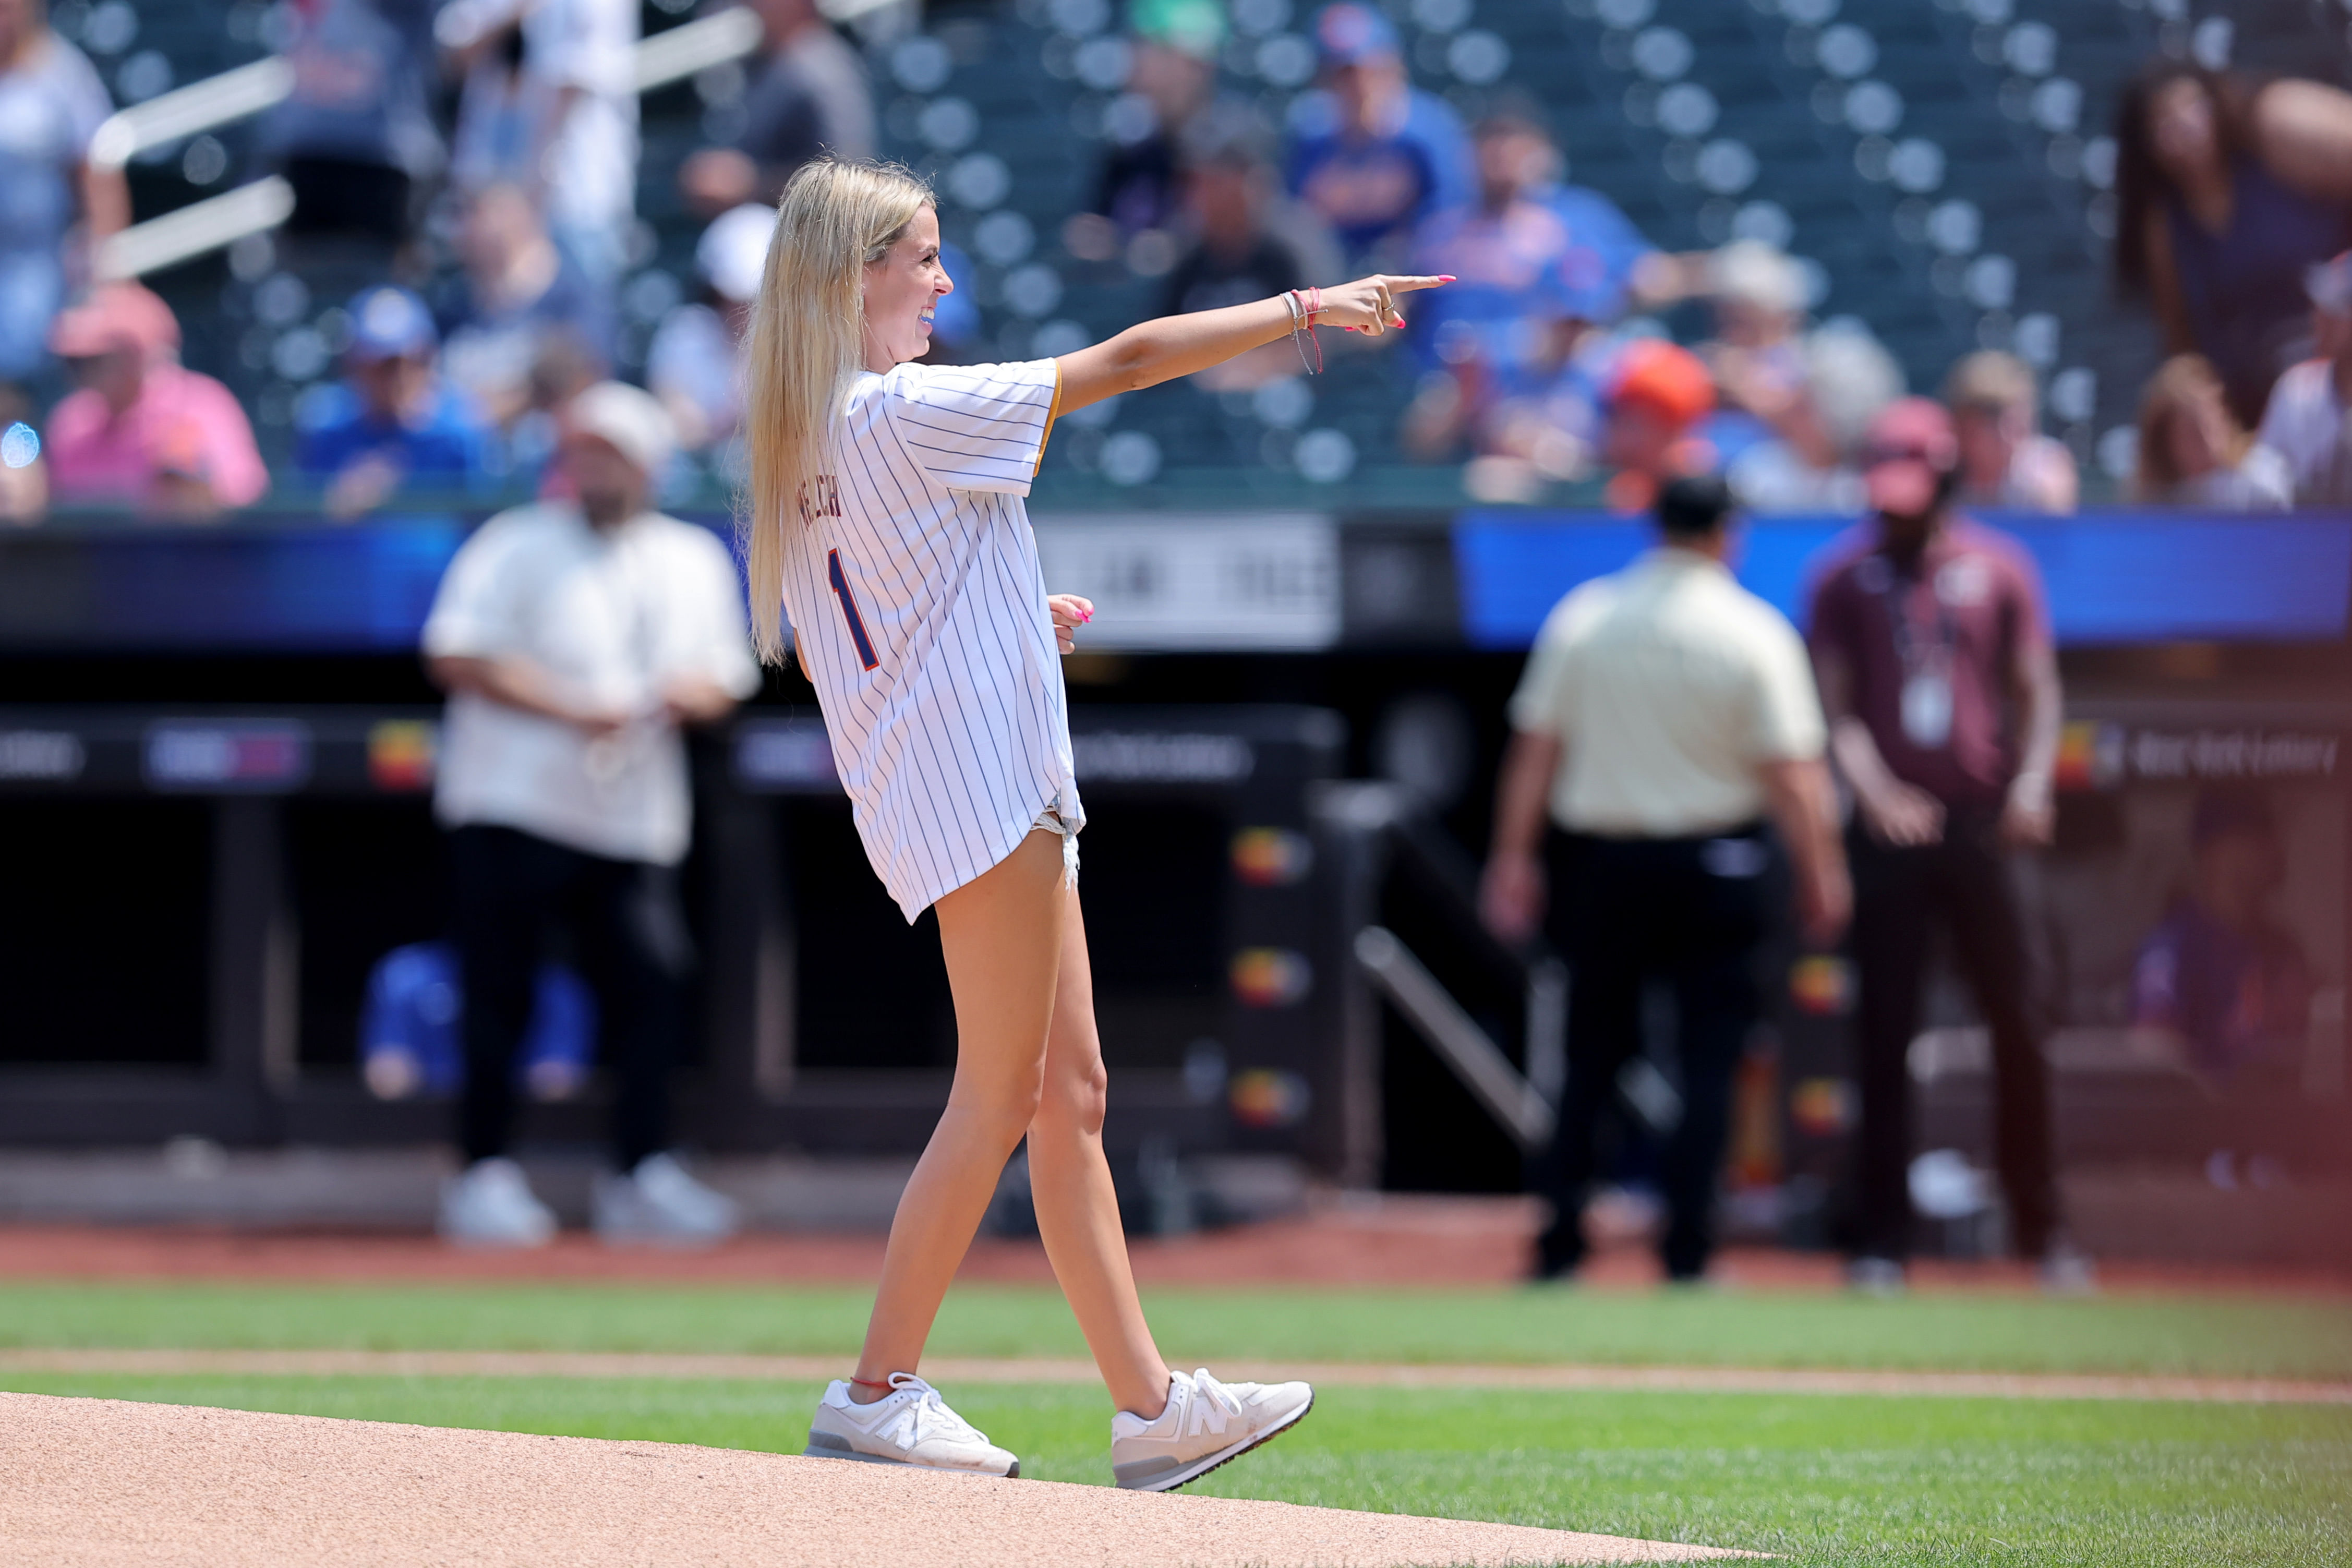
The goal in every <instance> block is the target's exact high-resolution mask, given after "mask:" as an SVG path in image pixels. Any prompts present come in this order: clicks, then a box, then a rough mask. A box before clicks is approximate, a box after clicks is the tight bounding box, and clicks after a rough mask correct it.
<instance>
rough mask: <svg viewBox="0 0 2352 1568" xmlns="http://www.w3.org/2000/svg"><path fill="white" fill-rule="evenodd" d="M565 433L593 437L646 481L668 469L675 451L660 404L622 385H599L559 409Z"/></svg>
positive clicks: (669, 425) (674, 434)
mask: <svg viewBox="0 0 2352 1568" xmlns="http://www.w3.org/2000/svg"><path fill="white" fill-rule="evenodd" d="M563 425H564V428H565V430H566V431H567V432H568V433H569V434H571V435H574V436H593V437H596V438H597V439H598V440H600V441H603V442H604V443H606V444H607V445H609V446H610V447H612V448H613V449H614V451H616V452H618V453H620V454H621V456H623V457H624V458H627V459H628V460H629V461H630V462H631V463H633V464H635V466H636V468H637V469H638V471H639V472H641V473H643V474H645V475H646V477H648V478H652V477H654V476H656V475H658V474H660V472H661V471H662V470H663V469H664V468H667V467H668V466H669V459H670V456H671V454H672V453H674V452H676V451H677V426H676V425H674V424H673V423H671V421H670V416H669V411H668V410H667V409H666V408H664V407H663V406H662V405H661V400H660V399H658V398H656V396H654V395H653V394H652V393H650V392H647V391H645V390H644V389H643V388H641V387H635V386H631V385H629V384H627V383H625V382H619V381H600V382H598V383H597V384H595V385H593V386H592V387H589V388H588V389H587V390H586V391H584V392H583V393H581V394H580V395H578V396H577V397H574V398H573V399H572V401H571V402H570V403H567V404H565V405H563Z"/></svg>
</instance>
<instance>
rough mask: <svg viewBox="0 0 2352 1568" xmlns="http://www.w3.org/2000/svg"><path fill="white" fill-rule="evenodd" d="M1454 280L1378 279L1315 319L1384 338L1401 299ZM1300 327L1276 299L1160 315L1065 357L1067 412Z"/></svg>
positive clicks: (1361, 284)
mask: <svg viewBox="0 0 2352 1568" xmlns="http://www.w3.org/2000/svg"><path fill="white" fill-rule="evenodd" d="M1450 281H1452V279H1445V278H1391V277H1386V276H1383V275H1381V274H1377V273H1376V274H1374V275H1373V276H1372V277H1370V278H1360V279H1356V281H1354V282H1353V283H1342V284H1340V285H1339V287H1338V288H1335V289H1324V290H1323V310H1322V313H1321V314H1320V315H1318V316H1317V317H1316V318H1315V320H1316V322H1317V324H1318V325H1321V326H1327V327H1345V328H1348V329H1349V330H1351V331H1359V332H1363V333H1366V334H1367V335H1370V336H1373V337H1377V336H1379V335H1380V334H1381V332H1384V331H1388V330H1389V329H1390V328H1391V327H1402V326H1403V325H1404V318H1403V317H1402V316H1401V315H1399V314H1398V313H1397V310H1396V296H1398V295H1400V294H1409V293H1411V292H1412V291H1413V290H1414V289H1434V288H1436V287H1437V286H1438V285H1439V284H1441V283H1446V282H1450ZM1293 320H1294V318H1293V316H1292V313H1291V310H1290V306H1289V305H1288V304H1287V303H1286V301H1285V300H1284V299H1283V297H1282V296H1281V295H1279V294H1277V295H1276V296H1275V297H1274V298H1273V299H1271V300H1257V301H1256V302H1255V303H1253V304H1248V305H1229V306H1227V307H1226V308H1225V309H1223V310H1194V311H1192V312H1191V313H1190V314H1188V315H1182V316H1161V317H1160V318H1159V319H1158V320H1156V321H1145V322H1142V323H1141V324H1140V325H1138V326H1132V327H1129V328H1128V329H1127V331H1123V332H1121V333H1119V334H1118V336H1117V337H1115V338H1110V339H1107V340H1106V341H1104V342H1099V343H1097V344H1095V345H1094V346H1093V347H1092V348H1086V349H1080V350H1079V351H1078V352H1077V353H1074V354H1065V355H1063V356H1062V398H1061V404H1060V409H1061V412H1063V413H1065V414H1067V413H1068V412H1070V410H1072V409H1074V408H1084V407H1085V406H1086V405H1088V404H1090V403H1100V402H1101V401H1102V400H1103V399H1104V398H1106V397H1116V396H1118V395H1119V394H1120V393H1122V392H1137V391H1140V390H1141V389H1142V388H1144V387H1147V386H1157V385H1159V384H1160V383H1161V382H1163V381H1173V380H1175V379H1176V378H1177V377H1178V376H1180V375H1191V374H1193V373H1194V372H1196V371H1203V370H1206V369H1208V368H1209V367H1210V366H1211V365H1215V364H1223V363H1224V362H1225V361H1227V360H1229V359H1232V358H1233V357H1234V355H1235V354H1241V353H1248V352H1249V351H1250V350H1252V349H1254V348H1256V347H1257V346H1258V345H1259V344H1261V343H1270V342H1274V341H1276V339H1277V338H1285V337H1288V336H1289V335H1290V330H1291V323H1292V321H1293Z"/></svg>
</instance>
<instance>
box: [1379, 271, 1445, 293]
mask: <svg viewBox="0 0 2352 1568" xmlns="http://www.w3.org/2000/svg"><path fill="white" fill-rule="evenodd" d="M1453 281H1454V279H1453V277H1452V276H1451V275H1450V274H1449V275H1448V276H1445V277H1443V278H1391V277H1389V276H1387V275H1386V274H1383V275H1382V276H1381V282H1383V283H1385V284H1387V285H1388V286H1389V292H1390V293H1391V294H1409V293H1411V292H1412V291H1413V290H1414V289H1437V288H1443V287H1444V285H1446V284H1448V283H1451V282H1453Z"/></svg>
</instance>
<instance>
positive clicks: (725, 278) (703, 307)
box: [646, 202, 776, 452]
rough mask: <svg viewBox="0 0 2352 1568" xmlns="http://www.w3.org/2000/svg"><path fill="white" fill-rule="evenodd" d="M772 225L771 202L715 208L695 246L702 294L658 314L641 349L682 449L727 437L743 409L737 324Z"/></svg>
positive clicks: (747, 309) (751, 295)
mask: <svg viewBox="0 0 2352 1568" xmlns="http://www.w3.org/2000/svg"><path fill="white" fill-rule="evenodd" d="M775 232H776V213H775V209H774V208H773V207H767V206H761V205H757V204H754V203H750V202H747V203H745V204H744V205H741V206H740V207H737V208H735V209H734V210H733V211H731V212H725V213H721V214H720V215H719V218H718V220H717V221H716V222H714V223H712V224H711V226H709V228H706V229H704V230H703V231H702V237H701V239H699V240H698V241H697V242H696V244H695V247H694V269H695V271H697V272H698V273H699V274H701V277H702V298H700V299H699V300H688V301H687V302H686V303H685V304H682V305H678V306H677V307H675V308H674V309H672V310H670V312H669V313H668V314H667V315H666V316H664V317H663V318H662V321H661V325H660V326H659V327H656V329H655V330H654V337H653V342H652V344H651V345H650V346H649V347H648V348H647V349H646V389H647V390H648V391H650V392H651V393H652V394H653V395H655V396H656V397H658V398H660V399H661V401H662V406H663V407H664V408H667V409H668V410H669V416H670V419H671V421H672V422H673V423H674V424H676V425H677V442H678V445H679V446H680V447H684V448H685V449H686V450H688V451H689V452H694V451H700V450H702V449H703V448H705V447H712V446H716V445H719V443H722V442H724V441H726V440H727V439H728V437H731V436H732V435H734V433H735V426H736V422H737V421H738V420H740V418H741V417H742V416H743V332H744V329H745V327H746V326H747V325H748V324H749V322H750V321H751V301H752V300H754V299H756V298H757V297H758V295H759V292H760V275H761V272H762V271H764V270H765V269H766V268H767V262H768V240H769V237H771V236H772V235H773V234H774V233H775Z"/></svg>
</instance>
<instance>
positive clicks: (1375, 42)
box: [1315, 0, 1403, 66]
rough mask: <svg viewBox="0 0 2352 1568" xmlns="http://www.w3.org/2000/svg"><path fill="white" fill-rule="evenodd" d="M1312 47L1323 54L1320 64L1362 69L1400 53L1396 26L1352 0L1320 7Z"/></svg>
mask: <svg viewBox="0 0 2352 1568" xmlns="http://www.w3.org/2000/svg"><path fill="white" fill-rule="evenodd" d="M1315 47H1317V48H1318V49H1320V50H1321V51H1322V54H1323V63H1324V64H1325V65H1333V66H1352V65H1361V64H1362V63H1363V62H1364V61H1366V60H1370V59H1377V58H1381V57H1384V56H1395V55H1398V54H1402V52H1403V46H1402V44H1401V43H1399V42H1398V40H1397V30H1396V26H1395V24H1394V23H1392V22H1391V21H1390V20H1389V19H1388V18H1387V17H1386V16H1381V14H1380V13H1379V12H1378V11H1375V10H1373V9H1372V8H1371V7H1370V6H1369V5H1355V4H1353V3H1352V0H1343V3H1342V4H1340V5H1326V6H1325V7H1323V14H1322V15H1321V16H1318V17H1316V18H1315Z"/></svg>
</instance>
